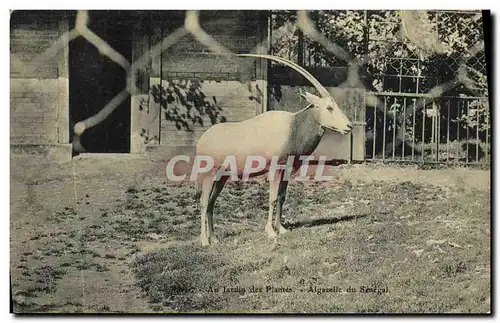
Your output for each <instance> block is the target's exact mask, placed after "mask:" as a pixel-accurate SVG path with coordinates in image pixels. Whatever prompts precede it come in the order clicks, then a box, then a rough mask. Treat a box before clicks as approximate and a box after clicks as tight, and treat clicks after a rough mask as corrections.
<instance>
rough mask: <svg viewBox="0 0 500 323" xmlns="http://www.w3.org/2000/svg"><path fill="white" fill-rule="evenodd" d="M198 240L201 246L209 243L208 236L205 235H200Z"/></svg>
mask: <svg viewBox="0 0 500 323" xmlns="http://www.w3.org/2000/svg"><path fill="white" fill-rule="evenodd" d="M200 241H201V245H202V246H203V247H206V246H208V245H210V241H208V238H207V237H206V236H200Z"/></svg>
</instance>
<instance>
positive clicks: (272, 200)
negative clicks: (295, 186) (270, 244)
mask: <svg viewBox="0 0 500 323" xmlns="http://www.w3.org/2000/svg"><path fill="white" fill-rule="evenodd" d="M279 180H280V174H276V176H275V178H273V179H270V180H269V214H268V216H267V223H266V228H265V230H266V233H267V235H268V236H269V237H275V236H276V235H277V233H276V231H275V230H274V227H273V215H274V214H275V211H276V203H277V201H278V184H279Z"/></svg>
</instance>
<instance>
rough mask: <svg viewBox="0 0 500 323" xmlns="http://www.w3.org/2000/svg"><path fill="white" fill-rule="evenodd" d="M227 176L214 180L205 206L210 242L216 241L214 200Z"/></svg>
mask: <svg viewBox="0 0 500 323" xmlns="http://www.w3.org/2000/svg"><path fill="white" fill-rule="evenodd" d="M226 181H227V177H222V178H221V179H220V180H218V181H215V182H214V183H213V187H212V193H211V194H210V198H209V201H208V206H207V226H208V239H209V242H210V243H217V242H219V240H217V237H216V236H215V234H214V207H215V201H216V200H217V197H218V196H219V194H220V192H221V191H222V189H223V188H224V185H225V184H226Z"/></svg>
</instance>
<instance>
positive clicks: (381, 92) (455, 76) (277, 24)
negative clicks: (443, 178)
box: [11, 10, 491, 164]
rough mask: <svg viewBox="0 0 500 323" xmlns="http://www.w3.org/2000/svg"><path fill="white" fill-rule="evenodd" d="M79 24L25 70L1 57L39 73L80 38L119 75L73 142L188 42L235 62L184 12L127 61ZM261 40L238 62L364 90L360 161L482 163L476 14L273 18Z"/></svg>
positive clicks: (484, 92)
mask: <svg viewBox="0 0 500 323" xmlns="http://www.w3.org/2000/svg"><path fill="white" fill-rule="evenodd" d="M145 14H147V12H145ZM88 21H89V15H88V12H87V11H78V13H77V15H76V20H75V24H74V26H72V28H70V30H69V31H68V32H67V33H65V34H64V35H63V36H61V37H60V38H59V40H57V41H56V42H55V43H54V44H52V46H50V47H49V48H48V49H47V50H45V51H44V52H43V53H42V54H40V55H38V56H37V57H35V58H34V59H33V60H32V61H31V62H30V64H27V63H26V62H23V61H22V60H21V59H18V58H16V56H15V55H14V56H11V60H12V64H11V66H13V68H14V69H18V70H27V69H32V68H37V66H40V67H41V66H43V62H44V61H46V60H50V59H52V58H53V57H54V56H57V55H62V54H63V52H64V51H63V49H64V48H65V47H66V46H68V43H69V42H70V41H71V40H73V39H75V38H77V37H83V38H84V39H85V40H86V41H88V42H89V43H91V44H92V45H94V46H95V47H96V48H98V50H99V52H100V53H101V54H102V55H104V56H106V57H108V58H109V59H111V60H112V61H113V62H115V63H116V64H117V65H119V66H120V67H121V68H122V69H123V70H124V71H125V72H126V74H127V79H128V81H127V86H126V88H124V89H123V90H122V91H121V92H120V93H119V94H118V95H117V96H116V97H115V98H113V99H112V100H110V101H109V102H108V104H106V105H105V106H104V107H103V108H102V109H101V110H100V111H99V112H98V113H97V114H95V115H94V116H91V117H89V118H87V119H85V120H81V121H80V122H78V123H77V124H76V125H75V127H74V132H75V134H76V135H77V136H78V135H81V134H82V133H83V132H84V131H85V130H86V129H89V128H91V127H94V126H96V125H97V124H99V123H101V122H102V121H103V120H104V119H106V118H107V117H108V116H109V115H110V114H111V113H113V111H114V110H115V109H116V108H117V107H118V106H119V105H120V104H121V103H122V102H123V101H124V100H126V99H127V98H128V96H129V95H130V94H134V93H140V92H141V89H140V86H138V82H140V80H138V79H137V76H138V75H140V73H139V71H140V70H141V69H144V68H145V67H146V66H147V65H148V64H150V62H151V60H153V59H155V58H156V57H158V56H160V55H162V53H163V52H165V51H167V50H168V49H169V48H170V47H172V46H173V45H175V44H176V43H178V42H179V41H180V40H181V39H182V38H183V37H185V36H186V35H188V34H190V35H192V36H193V37H194V39H196V41H197V42H198V43H199V44H201V45H202V46H204V47H205V48H206V49H207V52H204V54H206V55H215V56H218V57H220V58H221V59H236V60H238V59H240V60H241V58H236V56H235V55H236V54H239V53H237V52H234V51H232V50H230V49H229V48H228V47H227V46H225V45H223V44H221V43H220V42H219V41H217V40H216V38H214V37H212V36H211V35H210V34H209V33H207V32H206V31H205V30H204V29H203V28H202V26H201V23H200V15H199V12H197V11H186V13H185V16H184V24H183V25H182V26H181V27H179V28H177V29H175V30H173V31H172V32H170V33H169V34H168V35H164V37H163V38H162V39H160V40H159V41H158V42H157V43H153V44H151V45H150V47H149V49H148V50H147V51H146V52H145V53H144V54H143V55H142V56H140V57H138V58H136V59H135V60H133V61H129V60H127V59H126V58H125V57H124V55H123V53H120V52H118V51H117V50H115V49H114V48H113V47H112V46H110V45H109V44H108V43H107V42H106V41H105V40H103V38H101V37H100V35H98V34H96V33H94V32H93V31H92V30H91V29H90V28H89V23H88ZM269 30H270V32H269V35H268V37H267V38H266V39H264V40H263V41H261V42H260V43H259V44H258V45H257V46H255V47H254V48H252V49H251V50H249V51H247V52H250V53H261V54H262V53H271V54H272V55H276V56H281V57H284V58H288V59H290V60H293V61H296V62H297V63H299V64H300V65H302V66H304V67H306V69H308V70H309V71H311V72H312V74H313V75H314V74H315V69H317V68H327V69H328V68H331V69H339V68H340V69H342V70H343V71H344V73H341V75H342V76H341V77H340V79H339V80H338V82H337V83H338V84H336V88H339V89H346V88H357V89H363V90H364V93H365V99H364V104H363V106H362V109H363V110H364V111H363V112H362V113H357V114H356V120H355V121H360V122H362V123H363V124H365V125H366V126H365V133H366V149H365V158H366V160H382V161H410V162H439V163H442V162H445V163H446V162H447V163H449V162H454V163H467V164H470V163H485V164H488V163H489V160H490V157H489V156H490V151H491V150H490V144H491V130H490V107H489V101H488V87H487V78H486V59H485V51H484V35H483V26H482V14H481V12H470V11H395V10H380V11H367V10H358V11H340V10H337V11H311V12H306V11H276V12H271V13H270V26H269ZM273 66H274V63H271V64H270V68H271V69H270V72H269V73H272V67H273ZM271 92H272V91H271ZM358 119H359V120H358ZM143 130H144V129H143ZM145 140H148V138H145Z"/></svg>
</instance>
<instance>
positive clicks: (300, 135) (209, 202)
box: [196, 54, 352, 246]
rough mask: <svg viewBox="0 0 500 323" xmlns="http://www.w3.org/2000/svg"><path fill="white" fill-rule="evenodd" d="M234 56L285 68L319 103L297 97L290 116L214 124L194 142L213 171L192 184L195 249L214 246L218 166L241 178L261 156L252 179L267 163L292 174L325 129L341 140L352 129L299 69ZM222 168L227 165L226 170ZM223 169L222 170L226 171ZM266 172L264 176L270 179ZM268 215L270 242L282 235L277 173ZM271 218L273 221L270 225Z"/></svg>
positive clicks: (282, 186) (283, 183) (283, 184)
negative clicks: (197, 210)
mask: <svg viewBox="0 0 500 323" xmlns="http://www.w3.org/2000/svg"><path fill="white" fill-rule="evenodd" d="M238 56H246V57H255V58H266V59H270V60H273V61H276V62H279V63H282V64H284V65H286V66H289V67H291V68H293V69H294V70H296V71H297V72H299V73H300V74H301V75H302V76H304V77H305V78H306V79H307V80H309V82H311V83H312V85H313V86H314V87H315V88H316V89H317V90H318V92H319V94H320V97H318V96H316V95H313V94H311V93H308V92H306V93H305V95H303V97H304V98H305V100H306V101H307V102H308V103H309V104H308V106H307V107H306V108H304V109H302V110H300V111H298V112H296V113H290V112H286V111H268V112H265V113H263V114H260V115H258V116H256V117H254V118H251V119H248V120H245V121H241V122H228V123H220V124H215V125H213V126H211V127H210V128H209V129H207V130H206V131H205V132H204V133H203V135H202V136H201V137H200V138H199V140H198V143H197V145H196V155H197V156H200V155H203V156H211V157H212V158H213V160H214V167H213V168H212V171H211V172H207V173H204V174H202V175H201V177H200V178H199V179H198V181H197V185H196V186H197V191H198V194H200V190H201V197H200V207H201V235H200V239H201V243H202V245H204V246H205V245H209V244H210V243H215V242H217V238H216V237H215V234H214V226H213V224H214V223H213V215H214V206H215V200H216V199H217V197H218V196H219V194H220V192H221V191H222V189H223V187H224V184H225V183H226V181H227V179H228V176H223V177H221V178H220V179H217V178H216V176H214V174H215V173H216V172H217V170H220V169H221V167H222V166H223V161H224V160H225V158H226V157H227V156H234V157H235V159H236V165H237V167H236V169H237V171H238V178H240V176H242V173H241V172H240V171H241V170H243V169H244V165H245V161H246V159H247V157H248V156H263V157H264V158H265V160H266V165H265V168H264V169H263V170H262V171H260V172H256V173H253V174H251V175H250V177H252V176H258V175H262V174H265V173H267V172H269V166H270V165H271V159H272V158H279V160H280V162H281V161H283V160H285V161H289V159H288V157H291V156H293V158H294V163H293V171H292V172H296V171H297V170H298V169H299V168H300V165H301V163H300V160H299V159H298V157H299V156H309V155H311V153H313V151H314V150H315V149H316V147H317V146H318V144H319V142H320V140H321V137H322V136H323V134H324V132H325V128H327V129H330V130H333V131H335V132H338V133H341V134H347V133H349V132H350V131H351V129H352V123H351V122H350V121H349V120H348V119H347V117H346V116H345V115H344V113H343V112H342V111H341V110H340V108H339V107H338V106H337V103H336V102H335V100H334V99H333V97H332V96H331V95H330V94H329V93H328V91H327V90H326V89H325V88H324V87H323V86H322V85H321V84H320V83H319V81H318V80H316V79H315V78H314V77H313V76H312V75H311V74H310V73H309V72H307V71H306V70H305V69H304V68H302V67H300V66H299V65H297V64H295V63H293V62H291V61H289V60H286V59H283V58H280V57H275V56H271V55H260V54H241V55H238ZM226 166H227V165H226ZM226 166H223V167H224V169H226V170H227V168H226ZM271 173H272V172H270V174H271ZM269 184H270V189H269V215H268V219H267V224H266V226H265V231H266V232H267V234H268V235H269V236H270V237H274V236H276V235H277V234H279V233H284V232H286V230H285V228H283V226H282V225H281V212H282V209H283V203H284V201H285V195H286V188H287V185H288V180H285V179H284V171H283V170H277V171H276V172H275V173H274V176H272V177H271V178H270V179H269ZM273 214H275V215H276V216H275V221H274V225H273Z"/></svg>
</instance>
